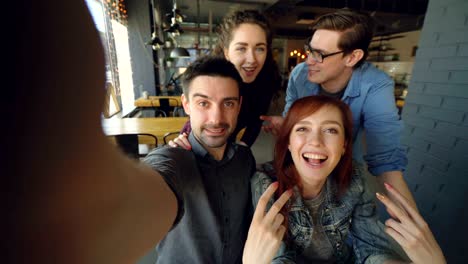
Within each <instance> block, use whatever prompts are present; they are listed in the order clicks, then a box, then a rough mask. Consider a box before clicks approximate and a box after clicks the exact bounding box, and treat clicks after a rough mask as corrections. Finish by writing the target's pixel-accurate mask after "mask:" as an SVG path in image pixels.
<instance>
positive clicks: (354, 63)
mask: <svg viewBox="0 0 468 264" xmlns="http://www.w3.org/2000/svg"><path fill="white" fill-rule="evenodd" d="M373 27H374V23H373V21H372V19H371V17H369V16H368V15H367V14H363V13H358V12H354V11H351V10H349V9H341V10H338V11H336V12H334V13H330V14H325V15H323V16H321V17H319V18H317V20H316V21H315V22H314V24H313V26H312V36H311V38H309V40H308V41H307V42H306V44H305V49H306V52H307V54H308V57H307V59H306V61H305V62H303V63H300V64H298V65H297V66H296V67H295V68H294V69H293V71H292V72H291V75H290V78H289V82H288V88H287V92H286V105H285V108H284V112H283V116H284V115H286V113H287V112H288V110H289V108H290V107H291V105H292V103H294V101H296V100H297V99H299V98H302V97H305V96H310V95H327V96H330V97H334V98H337V99H341V100H342V101H344V102H346V103H347V104H348V105H349V107H350V108H351V111H352V114H353V122H354V126H353V141H354V146H353V156H354V158H355V159H357V160H361V161H362V160H363V159H364V160H365V161H366V163H367V166H368V170H369V172H371V173H372V174H373V175H375V176H379V177H378V179H379V181H381V182H387V183H390V184H391V185H393V186H394V187H395V188H396V189H398V190H399V191H400V192H401V193H403V195H404V196H405V197H406V198H408V199H409V200H410V201H411V202H412V203H413V205H415V202H414V199H413V197H412V195H411V192H410V191H409V189H408V187H407V184H406V182H405V180H404V179H403V173H402V172H403V171H404V170H405V167H406V164H407V158H406V152H405V150H404V149H403V147H402V146H401V144H400V135H401V131H402V129H403V123H402V121H401V120H400V117H399V115H398V110H397V108H396V104H395V98H394V82H393V80H392V79H391V78H390V77H389V76H388V75H387V74H385V73H384V72H382V71H380V70H378V69H377V68H375V67H374V66H373V65H371V64H370V63H369V62H366V61H365V59H366V58H367V55H368V47H369V44H370V42H371V40H372V36H373ZM260 118H261V119H263V120H265V121H269V122H267V123H266V124H265V125H264V130H265V131H266V132H272V133H275V132H276V128H278V127H279V126H280V125H281V124H282V121H283V119H282V117H280V116H262V117H260ZM364 132H365V133H364ZM363 135H364V136H365V143H366V144H365V145H366V148H365V147H364V145H363V144H362V143H363V142H362V140H363ZM364 149H365V150H364Z"/></svg>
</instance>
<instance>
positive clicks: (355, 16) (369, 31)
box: [312, 8, 375, 68]
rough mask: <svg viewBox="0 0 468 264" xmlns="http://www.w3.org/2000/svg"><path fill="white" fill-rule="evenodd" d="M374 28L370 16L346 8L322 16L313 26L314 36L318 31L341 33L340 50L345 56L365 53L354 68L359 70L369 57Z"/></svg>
mask: <svg viewBox="0 0 468 264" xmlns="http://www.w3.org/2000/svg"><path fill="white" fill-rule="evenodd" d="M374 27H375V23H374V20H373V19H372V17H370V16H369V15H368V14H366V13H363V12H358V11H354V10H351V9H347V8H346V9H340V10H338V11H336V12H334V13H329V14H325V15H322V16H320V17H319V18H318V19H317V20H316V21H315V22H314V23H313V25H312V36H313V35H314V33H315V31H317V30H318V29H327V30H333V31H338V32H341V33H342V35H341V37H340V40H339V41H338V48H340V49H341V50H343V51H344V54H349V53H351V52H352V51H353V50H355V49H361V50H363V51H364V56H363V57H362V59H361V60H360V61H359V62H358V63H356V65H355V66H354V67H355V68H357V67H359V66H360V65H361V64H362V63H363V62H364V61H365V60H366V58H367V56H368V55H369V52H368V48H369V44H370V42H371V40H372V37H373V34H374Z"/></svg>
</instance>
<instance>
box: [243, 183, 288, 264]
mask: <svg viewBox="0 0 468 264" xmlns="http://www.w3.org/2000/svg"><path fill="white" fill-rule="evenodd" d="M277 188H278V183H277V182H274V183H272V184H270V186H269V187H268V188H267V189H266V191H265V192H264V193H263V194H262V196H261V197H260V199H259V200H258V204H257V209H256V210H255V213H254V216H253V219H252V223H251V224H250V228H249V234H248V237H247V241H246V242H245V247H244V254H243V256H242V262H243V263H244V264H250V263H255V264H262V263H271V260H272V259H273V257H274V256H275V254H276V252H277V251H278V249H279V246H280V245H281V241H282V239H283V236H284V233H285V232H286V227H285V226H283V225H282V223H283V220H284V216H283V215H282V214H280V213H279V212H280V210H281V208H283V206H284V205H285V204H286V202H287V201H288V200H289V198H290V197H291V195H292V190H288V191H286V192H284V193H283V194H282V195H281V196H280V198H279V199H278V200H277V201H276V202H275V203H274V204H273V205H272V206H271V208H270V210H269V211H268V212H265V210H266V206H267V204H268V201H270V199H271V197H273V194H274V193H275V191H276V189H277Z"/></svg>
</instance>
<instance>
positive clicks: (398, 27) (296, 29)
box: [160, 0, 429, 38]
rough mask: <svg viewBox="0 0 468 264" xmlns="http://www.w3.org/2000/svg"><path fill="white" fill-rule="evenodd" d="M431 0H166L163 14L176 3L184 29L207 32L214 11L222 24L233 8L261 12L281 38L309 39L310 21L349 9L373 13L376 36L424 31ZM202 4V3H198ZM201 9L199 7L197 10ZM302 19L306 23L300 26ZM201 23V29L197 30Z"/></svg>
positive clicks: (213, 18) (215, 16)
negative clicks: (425, 18) (339, 10)
mask: <svg viewBox="0 0 468 264" xmlns="http://www.w3.org/2000/svg"><path fill="white" fill-rule="evenodd" d="M428 1H429V0H314V1H297V0H296V1H295V0H260V1H233V0H198V1H197V0H176V1H173V0H163V1H160V5H161V13H163V14H165V13H170V12H171V10H172V8H173V5H174V2H176V4H177V7H178V9H179V10H180V11H181V13H182V14H183V15H184V17H185V18H184V23H183V24H182V28H183V29H184V30H187V31H190V30H207V28H208V24H209V17H210V15H209V14H210V12H211V18H212V24H213V25H216V24H218V23H219V22H220V21H221V19H222V17H223V16H224V15H225V14H226V13H227V12H228V11H229V10H230V9H257V10H260V11H263V12H264V13H265V14H266V15H267V16H268V17H269V18H270V20H271V24H272V27H273V29H274V32H275V36H277V37H286V38H306V37H308V36H309V34H310V21H308V20H310V19H313V18H314V17H317V16H319V15H321V14H324V13H328V12H332V11H334V10H336V9H339V8H343V7H349V8H352V9H356V10H360V11H365V12H368V13H369V14H371V15H372V16H373V17H374V18H375V20H376V22H377V29H376V36H381V35H387V34H393V33H401V32H407V31H413V30H419V29H421V28H422V25H423V22H424V15H425V13H426V9H427V4H428ZM197 2H198V4H197ZM197 6H199V8H197ZM301 18H303V19H304V23H306V24H299V23H297V22H298V20H300V19H301ZM197 23H200V29H197V26H196V25H197Z"/></svg>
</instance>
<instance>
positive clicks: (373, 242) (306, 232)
mask: <svg viewBox="0 0 468 264" xmlns="http://www.w3.org/2000/svg"><path fill="white" fill-rule="evenodd" d="M363 173H365V169H364V168H363V166H362V165H359V164H358V163H355V164H354V169H353V176H352V180H351V183H350V186H349V187H348V189H347V191H346V192H345V193H344V195H343V196H342V197H341V198H340V199H339V198H338V196H337V186H336V184H335V183H334V182H333V181H332V180H331V179H330V177H329V178H328V179H327V182H326V184H325V189H324V190H323V191H324V192H325V199H324V202H323V204H322V205H321V206H320V208H319V216H320V218H319V219H320V220H319V221H320V222H321V224H322V226H323V229H324V231H325V233H326V236H327V237H328V239H329V241H330V243H331V245H332V247H333V255H334V257H335V261H336V263H382V262H384V261H385V260H389V259H397V260H398V259H400V257H399V256H398V255H397V254H396V253H395V252H394V251H393V250H392V246H391V243H390V241H389V236H388V235H387V234H386V233H385V231H384V226H383V224H382V223H381V222H379V220H378V219H377V213H376V206H375V202H374V200H373V195H372V194H371V193H370V192H369V191H368V189H369V188H368V187H367V186H364V185H365V182H364V179H363ZM275 180H276V176H275V172H274V169H273V166H272V164H271V163H265V164H263V165H260V166H258V167H257V172H256V173H255V175H254V177H253V178H252V180H251V183H252V184H251V186H252V198H253V203H254V206H256V205H257V202H258V200H259V199H260V196H261V195H262V194H263V192H264V191H265V190H266V189H267V188H268V186H269V185H270V184H271V183H272V182H273V181H275ZM273 202H274V201H273V199H272V200H271V201H270V202H269V204H268V208H270V207H271V205H272V204H273ZM288 225H289V226H288V235H289V239H290V240H289V242H288V243H283V244H282V246H281V248H280V250H279V252H278V254H277V256H276V257H275V258H274V259H273V263H296V256H299V255H300V254H301V252H302V251H303V250H304V249H305V248H307V246H308V245H309V243H310V241H311V239H312V233H313V230H314V225H313V222H312V217H311V215H310V214H309V211H308V209H307V207H306V205H305V204H304V202H303V200H302V197H301V195H300V193H299V190H298V188H297V187H295V188H294V195H293V197H292V198H291V199H290V210H289V215H288ZM349 234H351V235H352V239H351V240H352V245H348V243H347V239H348V235H349Z"/></svg>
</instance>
